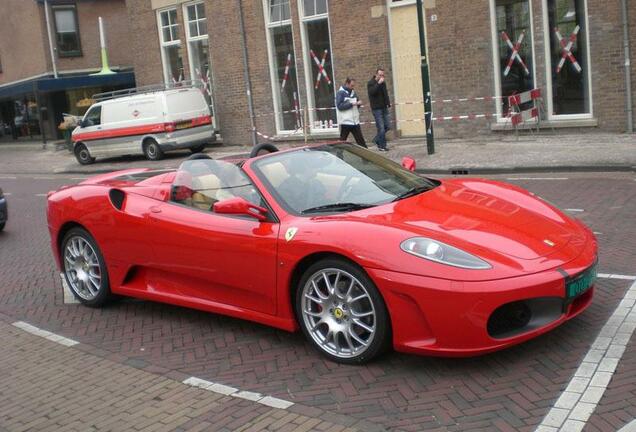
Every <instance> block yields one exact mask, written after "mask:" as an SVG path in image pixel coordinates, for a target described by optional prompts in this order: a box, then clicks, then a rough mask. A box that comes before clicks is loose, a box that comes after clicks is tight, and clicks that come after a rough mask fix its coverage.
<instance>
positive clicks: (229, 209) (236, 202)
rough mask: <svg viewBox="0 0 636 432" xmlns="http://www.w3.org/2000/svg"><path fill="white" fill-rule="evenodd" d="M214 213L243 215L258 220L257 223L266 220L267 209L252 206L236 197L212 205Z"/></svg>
mask: <svg viewBox="0 0 636 432" xmlns="http://www.w3.org/2000/svg"><path fill="white" fill-rule="evenodd" d="M213 209H214V212H215V213H220V214H232V215H245V216H251V217H253V218H256V219H258V220H259V221H265V220H267V216H266V215H267V209H266V208H263V207H259V206H257V205H254V204H252V203H251V202H249V201H247V200H246V199H244V198H241V197H236V198H230V199H226V200H223V201H218V202H216V203H214V206H213Z"/></svg>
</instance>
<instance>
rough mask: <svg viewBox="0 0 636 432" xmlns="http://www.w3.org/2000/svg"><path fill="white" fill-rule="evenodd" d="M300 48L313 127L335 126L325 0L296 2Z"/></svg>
mask: <svg viewBox="0 0 636 432" xmlns="http://www.w3.org/2000/svg"><path fill="white" fill-rule="evenodd" d="M300 4H301V8H300V9H301V10H300V17H301V22H302V35H303V52H304V58H305V71H306V81H307V94H308V95H309V98H308V102H309V108H310V111H309V112H310V115H309V118H310V121H311V123H312V128H313V129H328V128H336V127H337V124H336V111H335V89H334V75H333V55H332V50H331V36H330V33H329V10H328V4H327V0H302V1H301V2H300Z"/></svg>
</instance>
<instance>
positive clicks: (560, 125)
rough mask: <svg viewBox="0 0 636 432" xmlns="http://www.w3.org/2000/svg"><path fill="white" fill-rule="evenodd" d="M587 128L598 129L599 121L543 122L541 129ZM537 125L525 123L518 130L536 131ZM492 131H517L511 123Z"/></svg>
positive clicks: (569, 120) (592, 119)
mask: <svg viewBox="0 0 636 432" xmlns="http://www.w3.org/2000/svg"><path fill="white" fill-rule="evenodd" d="M581 127H583V128H586V127H590V128H591V127H598V120H597V119H595V118H587V119H561V120H541V123H540V124H539V129H565V128H581ZM536 128H537V123H536V122H532V123H524V124H522V125H519V126H517V130H528V129H536ZM490 130H491V131H496V132H499V131H511V130H515V128H514V126H512V124H510V122H498V123H492V124H491V125H490Z"/></svg>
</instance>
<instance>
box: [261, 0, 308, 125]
mask: <svg viewBox="0 0 636 432" xmlns="http://www.w3.org/2000/svg"><path fill="white" fill-rule="evenodd" d="M265 19H266V20H267V22H266V24H267V40H268V49H269V66H270V75H271V78H272V95H273V99H274V110H275V111H276V127H277V130H278V132H294V131H298V130H299V129H301V128H302V114H301V111H300V102H299V97H298V77H297V76H296V56H295V54H294V36H293V34H292V24H291V11H290V7H289V0H266V2H265Z"/></svg>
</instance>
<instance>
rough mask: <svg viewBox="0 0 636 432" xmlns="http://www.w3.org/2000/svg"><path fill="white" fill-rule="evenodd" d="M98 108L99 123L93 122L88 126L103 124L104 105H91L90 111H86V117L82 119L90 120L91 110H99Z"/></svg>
mask: <svg viewBox="0 0 636 432" xmlns="http://www.w3.org/2000/svg"><path fill="white" fill-rule="evenodd" d="M97 110H99V123H97V124H92V125H89V126H86V127H95V126H101V125H102V114H103V110H102V105H93V106H92V107H90V108H89V109H88V111H86V113H85V114H84V117H82V121H86V120H88V117H89V115H90V114H91V112H93V111H97Z"/></svg>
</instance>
